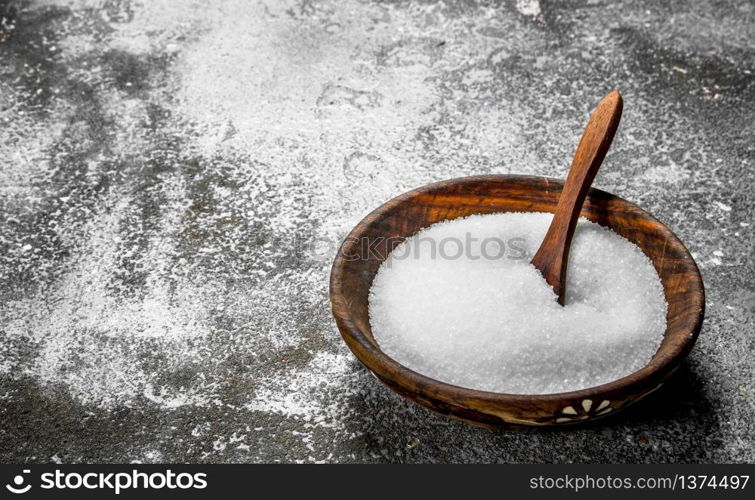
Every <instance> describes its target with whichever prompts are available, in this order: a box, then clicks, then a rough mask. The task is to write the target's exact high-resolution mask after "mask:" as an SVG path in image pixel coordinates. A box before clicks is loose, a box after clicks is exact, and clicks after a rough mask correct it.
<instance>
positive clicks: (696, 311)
mask: <svg viewBox="0 0 755 500" xmlns="http://www.w3.org/2000/svg"><path fill="white" fill-rule="evenodd" d="M562 187H563V182H562V181H559V180H556V179H548V178H543V177H527V176H519V175H490V176H477V177H464V178H460V179H452V180H448V181H443V182H438V183H435V184H430V185H427V186H423V187H421V188H419V189H415V190H413V191H410V192H408V193H405V194H403V195H401V196H399V197H397V198H394V199H392V200H390V201H389V202H387V203H385V204H384V205H382V206H381V207H379V208H378V209H376V210H375V211H374V212H372V213H371V214H369V215H368V216H367V217H365V218H364V219H363V220H362V221H361V222H360V223H359V224H358V225H357V226H356V227H355V228H354V229H353V230H352V231H351V233H350V234H349V236H348V237H347V238H346V240H345V241H344V243H343V244H342V245H341V248H340V250H339V252H338V255H337V256H336V259H335V262H334V263H333V269H332V271H331V276H330V300H331V303H332V306H333V315H334V316H335V319H336V323H337V324H338V329H339V330H340V331H341V335H342V336H343V339H344V340H345V341H346V344H348V346H349V348H350V349H351V351H352V352H353V353H354V354H355V355H356V357H357V358H359V360H360V361H361V362H362V363H363V364H364V365H365V366H366V367H367V368H368V369H369V370H370V371H372V373H374V374H375V375H376V376H377V378H378V379H380V380H381V381H382V382H383V383H385V384H386V385H387V386H388V387H390V388H391V389H393V390H394V391H396V392H397V393H399V394H400V395H402V396H405V397H406V398H408V399H410V400H412V401H414V402H416V403H419V404H421V405H423V406H426V407H428V408H430V409H432V410H434V411H436V412H438V413H441V414H443V415H447V416H449V417H453V418H456V419H460V420H463V421H466V422H469V423H474V424H479V425H484V426H492V427H509V428H511V427H527V426H541V427H542V426H559V427H561V426H570V425H575V424H582V423H586V422H590V421H593V420H596V419H599V418H602V417H605V416H607V415H612V414H614V413H615V412H617V411H618V410H621V409H623V408H626V407H627V406H629V405H630V404H632V403H634V402H636V401H638V400H640V399H642V398H643V397H645V396H647V395H648V394H650V393H652V392H653V391H655V390H657V389H658V388H660V387H661V385H662V384H663V382H664V381H665V380H666V378H667V377H668V376H669V375H670V374H671V373H672V372H673V371H674V370H675V369H676V368H677V367H678V366H679V365H680V363H681V361H682V359H683V358H684V357H685V356H686V355H687V353H689V351H690V349H692V346H693V344H694V343H695V339H696V338H697V335H698V332H699V331H700V326H701V324H702V320H703V314H704V309H705V292H704V290H703V282H702V278H701V277H700V272H699V271H698V269H697V265H696V264H695V261H694V260H693V259H692V256H691V255H690V254H689V252H688V251H687V249H686V248H685V247H684V244H682V242H681V241H679V238H677V237H676V236H675V235H674V233H672V232H671V230H670V229H669V228H667V227H666V226H665V225H663V224H662V223H661V222H660V221H658V220H657V219H655V218H654V217H653V216H652V215H650V214H649V213H647V212H645V211H644V210H642V209H641V208H639V207H637V206H636V205H634V204H633V203H630V202H628V201H626V200H623V199H621V198H619V197H617V196H614V195H612V194H610V193H606V192H604V191H600V190H597V189H591V190H590V192H589V194H588V196H587V199H586V200H585V204H584V207H583V208H582V216H583V217H586V218H588V219H590V220H591V221H593V222H596V223H598V224H600V225H602V226H607V227H609V228H611V229H612V230H614V231H615V232H617V233H618V234H620V235H621V236H623V237H625V238H627V239H628V240H629V241H632V242H633V243H635V244H636V245H637V246H639V247H640V248H641V249H642V251H643V252H644V253H645V255H647V256H648V257H649V258H650V260H651V261H652V262H653V265H654V266H655V269H656V271H657V272H658V275H659V276H660V278H661V282H662V283H663V288H664V291H665V295H666V300H667V301H668V304H669V308H668V315H667V328H666V333H665V335H664V339H663V342H662V344H661V346H660V348H659V349H658V351H657V352H656V354H655V355H654V356H653V358H652V359H651V360H650V362H649V363H648V365H647V366H645V367H644V368H642V369H641V370H639V371H637V372H634V373H632V374H630V375H628V376H626V377H624V378H621V379H619V380H616V381H613V382H610V383H607V384H603V385H599V386H597V387H590V388H588V389H582V390H579V391H572V392H564V393H559V394H545V395H527V394H501V393H494V392H484V391H477V390H472V389H466V388H463V387H458V386H454V385H451V384H447V383H444V382H440V381H438V380H434V379H431V378H428V377H426V376H424V375H421V374H419V373H417V372H414V371H412V370H410V369H409V368H407V367H405V366H403V365H401V364H399V363H398V362H396V361H394V360H393V359H392V358H390V357H388V356H387V355H386V354H385V353H384V352H383V351H382V350H381V349H380V346H379V345H378V344H377V342H375V339H374V338H373V335H372V331H371V329H370V321H369V316H368V313H367V304H368V295H369V291H370V287H371V286H372V280H373V278H374V277H375V274H376V273H377V271H378V268H379V267H380V264H381V262H382V261H383V260H385V258H386V257H387V255H388V254H389V253H390V250H391V249H393V248H395V246H396V245H397V244H398V243H400V242H401V241H403V240H404V239H405V238H407V237H409V236H412V235H413V234H414V233H416V232H417V231H419V230H420V229H422V228H425V227H427V226H429V225H431V224H434V223H436V222H438V221H441V220H445V219H456V218H458V217H466V216H468V215H472V214H489V213H494V212H553V211H554V210H555V208H556V203H557V202H558V197H559V194H560V193H561V189H562Z"/></svg>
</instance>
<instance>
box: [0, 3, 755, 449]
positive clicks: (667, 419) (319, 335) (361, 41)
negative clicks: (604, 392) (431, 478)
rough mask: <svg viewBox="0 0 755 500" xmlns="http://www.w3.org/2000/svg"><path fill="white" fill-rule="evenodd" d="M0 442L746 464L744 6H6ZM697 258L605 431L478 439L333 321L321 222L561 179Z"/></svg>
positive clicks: (1, 38) (752, 98) (750, 107)
mask: <svg viewBox="0 0 755 500" xmlns="http://www.w3.org/2000/svg"><path fill="white" fill-rule="evenodd" d="M0 15H1V16H2V17H3V20H2V23H0V124H1V127H0V156H1V157H2V158H3V162H2V165H0V194H1V196H0V299H1V301H0V461H3V462H10V461H28V462H48V461H61V462H112V461H141V462H164V461H168V462H169V461H178V462H187V461H188V462H193V461H206V462H226V461H232V462H261V461H264V462H272V461H283V462H293V461H305V462H309V461H325V462H352V461H357V462H365V461H367V462H378V461H390V462H401V461H403V462H521V461H526V462H540V461H543V462H569V461H575V462H581V461H590V462H599V461H611V462H655V461H685V462H698V461H726V462H743V461H749V462H752V461H753V460H755V453H754V451H753V446H752V442H753V439H755V423H754V422H755V419H753V416H754V415H755V373H754V372H753V368H752V367H753V366H754V365H755V351H753V347H754V346H753V336H752V334H753V329H754V327H755V286H753V284H752V283H753V281H754V280H755V269H754V268H753V257H755V256H754V255H753V248H754V243H755V242H754V241H753V232H752V229H753V226H752V224H754V223H755V221H753V214H754V213H755V199H754V198H753V194H752V193H753V192H755V175H753V174H752V159H753V154H752V138H753V132H754V130H753V124H752V117H753V115H754V112H755V104H753V103H755V84H754V83H753V71H755V44H754V43H753V39H755V38H753V24H754V23H753V19H754V16H755V14H754V13H753V6H752V4H751V2H747V1H734V2H729V3H727V4H725V5H722V4H715V5H711V4H709V3H708V2H702V1H700V2H684V3H673V4H671V5H666V4H663V5H658V4H657V3H656V2H650V1H647V2H625V3H624V2H622V3H621V4H620V5H619V4H615V5H614V4H608V5H604V4H599V3H598V2H592V1H574V2H557V3H551V2H545V1H541V2H538V1H536V0H527V1H516V2H514V1H510V2H483V3H482V5H477V4H472V3H471V2H470V3H458V2H447V3H446V2H380V3H378V2H367V1H365V2H327V1H322V2H321V1H299V2H290V3H289V2H267V3H264V2H260V3H256V2H246V1H241V0H235V1H234V0H228V1H223V2H209V1H208V2H191V3H188V4H186V3H183V2H173V1H168V0H164V1H163V0H160V1H158V0H155V1H150V2H131V1H128V0H122V1H118V0H114V1H104V2H91V1H85V0H73V1H68V2H60V3H57V2H32V3H27V2H15V1H11V2H0ZM612 88H617V89H619V90H621V92H622V93H623V95H624V98H625V110H624V117H623V121H622V125H621V127H620V128H619V132H618V134H617V137H616V140H615V143H614V147H613V148H612V150H611V152H610V153H609V155H608V157H607V159H606V162H605V164H604V166H603V169H602V170H601V173H600V174H599V176H598V179H597V180H596V183H595V185H596V186H597V187H600V188H602V189H605V190H607V191H611V192H613V193H616V194H618V195H619V196H622V197H623V198H626V199H629V200H632V201H634V202H636V203H638V204H639V205H640V206H642V207H643V208H645V209H646V210H648V211H650V212H652V213H654V214H655V215H656V216H657V217H658V218H660V219H661V220H662V221H664V222H665V223H666V224H667V225H668V226H669V227H671V228H672V229H673V230H674V231H675V232H676V233H677V234H678V235H679V237H680V238H681V239H682V240H683V241H684V242H685V243H686V244H687V246H688V248H689V249H690V250H691V251H692V253H693V254H694V255H695V257H696V259H697V261H698V264H699V266H700V268H701V271H702V273H703V278H704V280H705V284H706V289H707V290H706V291H707V297H708V302H707V315H706V321H705V325H704V327H703V331H702V333H701V337H700V339H699V341H698V345H697V346H696V348H695V350H694V351H693V353H692V355H691V356H690V358H689V360H688V362H687V363H686V365H685V366H684V368H683V370H682V371H681V373H679V374H678V376H677V377H676V378H675V380H674V381H673V382H672V383H671V385H670V387H668V388H666V389H664V390H662V391H659V393H657V394H656V395H654V396H653V397H652V398H651V399H650V400H648V401H647V402H646V403H645V404H640V405H637V407H636V408H634V409H632V410H630V411H629V412H628V413H626V414H624V415H622V416H620V417H617V418H616V419H614V420H609V421H607V422H606V423H605V424H602V425H600V426H598V427H593V428H588V429H582V430H574V431H567V432H492V431H487V430H480V429H476V428H472V427H469V426H466V425H464V424H460V423H456V422H452V421H449V420H446V419H443V418H441V417H437V416H435V415H433V414H431V413H429V412H427V411H425V410H423V409H421V408H418V407H415V406H413V405H411V404H410V403H407V402H405V401H403V400H401V399H400V398H399V397H397V396H396V395H394V394H393V393H392V392H390V391H389V390H388V389H386V388H384V387H382V386H381V385H379V383H378V382H377V381H376V380H375V379H373V378H372V377H370V376H369V374H368V373H367V372H366V371H365V370H364V369H363V368H361V367H360V366H359V365H358V363H357V362H356V361H355V359H354V358H353V356H351V354H350V353H349V352H348V350H347V349H346V347H345V346H344V345H343V343H342V342H341V340H340V338H339V337H338V334H337V331H336V329H335V326H334V324H333V321H332V319H331V316H330V311H329V303H328V299H327V275H328V271H329V265H330V262H331V261H332V257H333V255H334V252H335V248H336V244H337V242H338V240H339V238H341V237H343V236H344V235H345V234H346V232H347V231H348V230H349V229H350V228H351V227H352V226H353V225H354V224H355V223H356V222H357V221H358V220H359V219H360V218H361V217H362V216H364V215H365V214H366V213H367V212H368V211H369V210H370V209H371V208H373V207H375V206H377V205H379V204H380V203H382V202H383V201H385V200H386V199H388V198H390V197H392V196H394V195H396V194H399V193H401V192H403V191H405V190H407V189H410V188H412V187H415V186H418V185H422V184H425V183H428V182H432V181H437V180H441V179H445V178H450V177H456V176H462V175H468V174H485V173H525V174H535V175H549V176H555V177H563V176H564V175H565V172H566V170H567V168H568V165H569V161H570V157H571V154H572V152H573V150H574V148H575V146H576V141H577V138H578V134H579V132H580V131H581V129H582V127H583V125H584V122H585V120H586V117H587V115H588V113H589V111H590V110H591V109H592V108H593V107H594V105H595V104H596V103H597V101H598V100H599V98H600V97H601V96H603V95H604V94H605V93H606V92H607V91H608V90H610V89H612Z"/></svg>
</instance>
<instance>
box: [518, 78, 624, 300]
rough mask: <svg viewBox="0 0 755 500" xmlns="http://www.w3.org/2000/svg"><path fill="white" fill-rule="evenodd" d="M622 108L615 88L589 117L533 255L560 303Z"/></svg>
mask: <svg viewBox="0 0 755 500" xmlns="http://www.w3.org/2000/svg"><path fill="white" fill-rule="evenodd" d="M622 108H623V100H622V98H621V94H620V93H619V92H618V91H617V90H614V91H613V92H611V93H609V94H608V95H607V96H605V97H604V98H603V100H602V101H600V104H598V107H597V108H595V111H594V112H593V114H592V116H590V121H589V122H588V123H587V126H586V127H585V131H584V132H583V133H582V138H581V139H580V140H579V146H577V151H576V152H575V153H574V160H572V164H571V168H570V169H569V175H568V177H567V178H566V184H564V188H563V190H562V191H561V197H560V198H559V199H558V205H557V206H556V212H555V214H554V215H553V221H552V222H551V225H550V227H549V228H548V232H547V233H546V234H545V239H543V242H542V243H541V244H540V248H538V250H537V252H536V253H535V256H534V257H533V258H532V265H533V266H535V267H536V268H538V269H539V270H540V272H541V273H542V274H543V277H545V281H547V282H548V284H549V285H550V286H552V287H553V291H554V292H556V295H558V303H559V304H561V305H564V296H565V295H566V265H567V263H568V261H569V247H570V246H571V240H572V237H573V236H574V229H575V228H576V226H577V219H578V218H579V213H580V212H581V211H582V204H583V203H584V201H585V196H587V191H588V190H589V189H590V185H591V184H592V181H593V179H595V174H597V173H598V169H599V168H600V164H601V163H603V158H605V157H606V153H607V152H608V148H609V147H611V141H613V136H614V134H615V133H616V129H617V128H618V127H619V120H621V110H622Z"/></svg>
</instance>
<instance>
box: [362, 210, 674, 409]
mask: <svg viewBox="0 0 755 500" xmlns="http://www.w3.org/2000/svg"><path fill="white" fill-rule="evenodd" d="M551 218H552V216H551V214H546V213H505V214H491V215H475V216H471V217H467V218H464V219H457V220H454V221H445V222H440V223H437V224H434V225H432V226H430V227H428V228H426V229H423V230H422V231H420V232H419V233H417V234H416V235H414V236H413V237H412V238H409V239H407V240H406V241H404V242H403V243H402V244H401V245H399V246H398V247H397V248H396V249H394V251H393V252H392V253H391V254H390V256H389V257H388V259H387V260H386V261H385V262H383V264H382V266H381V267H380V269H379V271H378V273H377V275H376V277H375V280H374V282H373V284H372V288H371V290H370V298H369V312H370V323H371V326H372V331H373V334H374V336H375V339H376V340H377V342H378V344H379V345H380V347H381V349H382V350H383V351H384V352H385V353H386V354H388V355H389V356H390V357H392V358H393V359H395V360H396V361H398V362H399V363H401V364H403V365H404V366H407V367H408V368H411V369H412V370H414V371H416V372H419V373H421V374H423V375H426V376H428V377H431V378H433V379H437V380H441V381H444V382H448V383H451V384H454V385H458V386H462V387H467V388H471V389H479V390H485V391H493V392H504V393H513V394H549V393H556V392H565V391H572V390H579V389H584V388H587V387H593V386H596V385H599V384H603V383H606V382H610V381H613V380H616V379H619V378H621V377H624V376H626V375H629V374H630V373H632V372H634V371H637V370H639V369H640V368H642V367H643V366H645V365H646V364H647V363H648V361H649V360H650V358H651V357H652V356H653V354H654V353H655V352H656V350H657V349H658V347H659V345H660V343H661V341H662V339H663V333H664V331H665V329H666V310H667V307H668V305H667V303H666V299H665V297H664V294H663V286H662V285H661V282H660V279H659V277H658V275H657V274H656V272H655V269H654V268H653V265H652V263H651V262H650V260H649V259H648V258H647V257H646V256H645V255H644V254H643V253H642V251H641V250H640V249H639V248H638V247H637V246H635V245H634V244H633V243H631V242H629V241H628V240H626V239H624V238H622V237H621V236H619V235H618V234H616V233H614V232H613V231H611V230H609V229H606V228H603V227H601V226H599V225H597V224H595V223H592V222H590V221H587V220H585V219H580V221H579V223H578V225H577V230H576V233H575V236H574V240H573V242H572V247H571V252H570V258H569V267H568V270H567V286H566V306H565V307H561V306H560V305H559V304H558V302H557V300H556V296H555V294H554V293H553V290H552V289H551V288H550V287H549V286H548V284H547V283H546V282H545V280H544V279H543V277H542V275H541V274H540V273H539V271H538V270H537V269H535V268H534V267H533V266H532V265H531V264H530V263H529V261H530V259H531V257H532V255H533V254H534V252H535V251H536V250H537V248H538V247H539V246H540V243H541V242H542V240H543V237H544V236H545V232H546V230H547V228H548V225H549V224H550V221H551Z"/></svg>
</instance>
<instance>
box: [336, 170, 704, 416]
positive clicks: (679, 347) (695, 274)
mask: <svg viewBox="0 0 755 500" xmlns="http://www.w3.org/2000/svg"><path fill="white" fill-rule="evenodd" d="M510 180H517V181H537V180H540V181H542V180H545V181H547V183H548V185H549V186H551V187H553V188H558V189H559V190H560V189H561V188H562V187H563V184H564V181H563V180H561V179H556V178H552V177H544V176H533V175H520V174H489V175H472V176H465V177H456V178H451V179H446V180H442V181H438V182H433V183H430V184H425V185H423V186H420V187H418V188H415V189H412V190H410V191H407V192H404V193H402V194H400V195H398V196H396V197H394V198H391V199H390V200H388V201H386V202H385V203H383V204H382V205H380V206H379V207H377V208H376V209H374V210H373V211H371V212H370V213H369V214H368V215H367V216H365V217H364V218H363V219H362V220H361V221H360V222H359V223H358V224H356V225H355V226H354V228H353V229H352V230H351V231H350V232H349V234H348V235H347V236H346V237H345V238H344V240H343V242H342V244H341V245H340V246H339V249H338V253H337V254H336V257H335V259H334V261H333V265H332V268H331V273H330V286H329V296H330V301H331V305H332V309H333V316H334V317H335V320H336V324H337V326H338V329H339V331H340V332H341V336H342V337H343V339H344V341H345V342H346V344H347V345H348V346H349V348H350V349H351V350H352V352H353V353H354V354H355V355H356V357H357V358H358V359H359V360H360V361H361V362H362V363H363V364H365V365H366V366H367V368H368V369H369V370H370V371H372V372H374V373H375V374H377V375H379V378H381V379H387V380H388V381H390V382H391V384H392V385H393V384H395V385H396V386H398V387H401V388H404V389H405V390H407V391H409V392H413V393H418V394H420V395H422V396H423V397H425V398H429V399H441V400H444V401H449V402H455V404H458V402H459V401H467V400H477V401H483V402H486V403H491V404H501V403H514V404H516V403H526V404H537V403H544V404H547V403H555V402H562V401H564V400H570V401H571V400H583V399H594V398H595V397H596V396H597V395H600V394H605V393H612V392H615V391H618V390H622V389H626V388H627V387H628V386H632V385H635V384H638V383H641V382H643V381H644V380H646V379H649V378H653V377H654V376H658V375H668V374H669V373H671V372H672V371H673V370H674V369H675V368H676V365H678V362H679V361H681V360H682V359H683V358H684V357H685V356H686V355H687V354H688V353H689V351H690V350H691V349H692V347H693V345H694V343H695V341H696V340H697V337H698V335H699V333H700V329H701V326H702V322H703V317H704V315H705V288H704V286H703V280H702V276H701V274H700V270H699V268H698V267H697V264H696V263H695V260H694V258H693V257H692V255H691V253H690V252H689V250H688V249H687V247H686V246H685V245H684V243H683V242H682V241H681V240H680V239H679V238H678V237H677V236H676V234H674V232H673V231H671V229H669V228H668V227H667V226H666V225H665V224H664V223H663V222H661V221H659V220H658V219H656V218H655V217H654V216H653V215H652V214H650V213H649V212H647V211H645V210H643V209H642V208H640V207H639V206H637V205H635V204H634V203H632V202H630V201H628V200H625V199H623V198H621V197H619V196H616V195H614V194H612V193H609V192H607V191H603V190H600V189H597V188H590V190H589V192H588V195H587V197H588V199H589V198H591V197H592V198H603V199H608V200H612V201H617V202H619V203H620V204H622V205H624V206H626V207H627V208H629V209H631V210H632V211H636V212H638V213H640V214H642V215H643V216H644V217H646V218H647V219H649V220H650V221H651V222H652V223H653V224H654V225H655V226H656V227H658V228H660V229H661V230H662V231H663V232H664V233H665V236H666V237H667V238H668V239H670V240H676V241H675V243H677V244H678V247H679V248H680V249H681V250H682V251H683V252H684V253H685V254H686V257H687V258H686V259H685V261H686V263H687V266H688V269H687V270H686V271H685V274H689V275H690V276H691V278H692V281H693V283H691V284H692V285H695V286H697V287H699V292H700V293H699V294H698V295H696V297H699V301H698V303H697V304H694V303H693V304H690V307H696V308H697V309H698V310H699V313H698V314H697V315H696V316H695V320H694V324H693V325H692V328H691V332H690V335H688V336H687V337H686V338H685V339H684V341H683V342H680V343H678V344H673V345H672V346H671V350H670V351H665V354H666V355H665V356H660V357H658V353H659V352H660V346H659V350H658V351H656V353H655V354H654V355H653V357H652V358H651V360H650V361H649V362H648V364H646V365H645V366H644V367H642V368H640V369H639V370H637V371H634V372H632V373H630V374H628V375H626V376H624V377H621V378H619V379H616V380H613V381H611V382H607V383H604V384H600V385H596V386H591V387H586V388H583V389H578V390H574V391H566V392H558V393H548V394H512V393H502V392H491V391H483V390H478V389H470V388H467V387H462V386H458V385H454V384H450V383H448V382H443V381H441V380H438V379H434V378H431V377H428V376H426V375H423V374H421V373H419V372H416V371H414V370H412V369H411V368H408V367H407V366H405V365H402V364H401V363H399V362H398V361H396V360H394V359H393V358H391V357H390V356H388V355H387V354H386V353H384V352H383V351H382V350H381V349H379V348H378V347H377V346H376V345H373V343H372V342H371V341H370V340H369V339H368V338H367V337H366V336H365V334H364V333H363V332H362V331H361V329H360V328H359V327H358V326H357V325H356V323H355V322H354V320H353V319H352V318H351V317H350V316H351V315H350V314H346V313H345V311H346V308H341V307H337V300H338V298H339V297H346V296H347V295H346V293H345V290H344V289H343V287H342V285H343V282H342V280H341V279H340V277H341V276H342V275H343V273H344V270H345V268H346V266H348V265H349V262H350V261H348V260H346V259H345V258H344V257H343V255H345V254H348V253H347V252H344V249H345V248H346V247H347V245H349V244H350V242H352V241H355V240H357V239H358V238H359V236H361V234H362V233H363V231H364V228H366V227H368V225H369V224H370V223H372V222H374V221H376V220H378V219H380V218H381V217H382V216H383V214H384V213H385V212H388V211H390V210H391V209H394V208H395V207H397V206H398V205H400V204H402V203H404V202H406V201H407V200H409V199H412V198H414V197H416V196H418V195H420V194H424V193H428V192H431V191H434V190H437V189H439V188H443V187H448V186H449V185H451V184H464V183H470V184H474V183H480V182H484V181H495V182H501V181H504V182H505V181H510ZM630 241H631V240H630ZM643 253H644V252H643ZM646 255H647V254H646ZM370 286H371V285H370ZM665 288H666V287H665V286H664V290H665ZM668 328H669V326H668V324H667V325H666V331H664V337H665V335H666V333H667V332H668ZM376 343H377V342H376ZM360 351H361V352H360ZM370 358H371V359H370ZM397 375H400V376H397ZM402 377H403V378H405V379H408V380H409V381H410V382H411V387H407V384H406V383H405V381H402ZM658 383H659V384H660V381H659V382H658ZM444 395H445V396H447V397H444Z"/></svg>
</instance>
